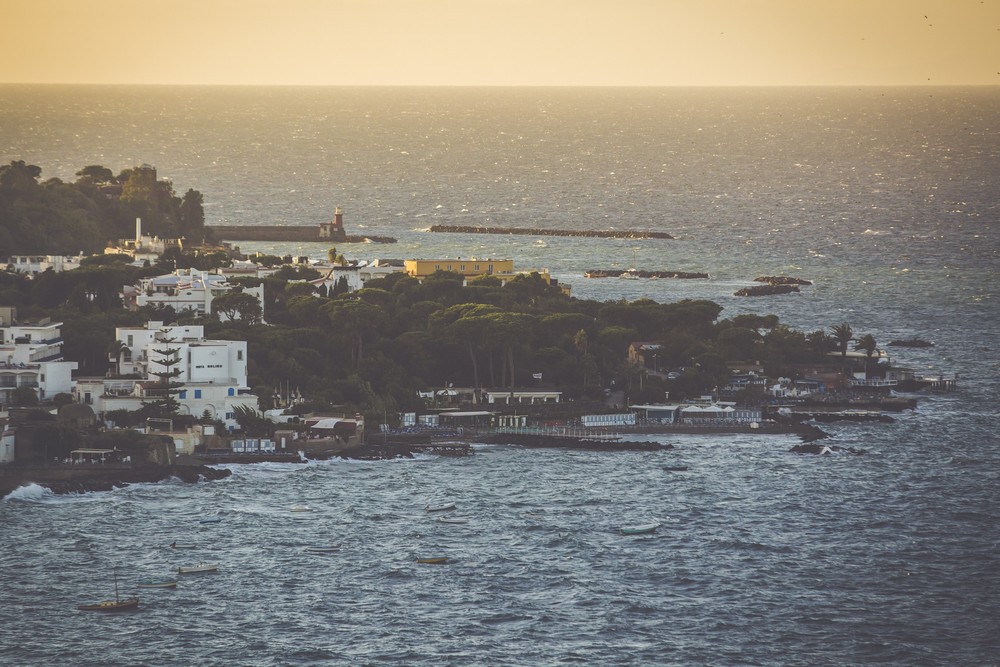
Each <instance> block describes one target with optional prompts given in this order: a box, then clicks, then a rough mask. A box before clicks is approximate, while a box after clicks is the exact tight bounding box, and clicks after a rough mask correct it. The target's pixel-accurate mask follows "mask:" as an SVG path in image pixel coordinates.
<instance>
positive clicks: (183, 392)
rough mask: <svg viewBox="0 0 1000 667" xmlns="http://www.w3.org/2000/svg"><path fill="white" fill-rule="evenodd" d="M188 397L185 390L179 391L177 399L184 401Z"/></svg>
mask: <svg viewBox="0 0 1000 667" xmlns="http://www.w3.org/2000/svg"><path fill="white" fill-rule="evenodd" d="M187 397H188V393H187V389H181V392H180V393H179V394H177V398H180V399H182V400H183V399H185V398H187Z"/></svg>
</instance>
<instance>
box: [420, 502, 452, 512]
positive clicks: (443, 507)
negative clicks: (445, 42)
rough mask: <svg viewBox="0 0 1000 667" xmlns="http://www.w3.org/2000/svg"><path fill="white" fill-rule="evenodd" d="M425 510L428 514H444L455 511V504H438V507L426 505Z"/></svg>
mask: <svg viewBox="0 0 1000 667" xmlns="http://www.w3.org/2000/svg"><path fill="white" fill-rule="evenodd" d="M424 509H425V510H427V511H428V512H444V511H445V510H453V509H455V503H438V504H436V505H426V506H424Z"/></svg>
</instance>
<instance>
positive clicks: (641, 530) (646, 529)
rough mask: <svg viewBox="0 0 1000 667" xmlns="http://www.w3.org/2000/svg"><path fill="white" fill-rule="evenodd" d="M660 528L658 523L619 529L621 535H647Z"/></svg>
mask: <svg viewBox="0 0 1000 667" xmlns="http://www.w3.org/2000/svg"><path fill="white" fill-rule="evenodd" d="M659 527H660V524H658V523H643V524H639V525H637V526H622V527H621V528H620V530H621V533H622V535H648V534H649V533H653V532H656V529H657V528H659Z"/></svg>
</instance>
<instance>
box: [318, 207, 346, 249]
mask: <svg viewBox="0 0 1000 667" xmlns="http://www.w3.org/2000/svg"><path fill="white" fill-rule="evenodd" d="M319 237H320V238H321V239H330V240H331V241H343V240H345V239H346V238H347V233H346V232H344V212H343V211H341V210H340V207H339V206H338V207H337V208H335V209H333V222H323V223H320V226H319Z"/></svg>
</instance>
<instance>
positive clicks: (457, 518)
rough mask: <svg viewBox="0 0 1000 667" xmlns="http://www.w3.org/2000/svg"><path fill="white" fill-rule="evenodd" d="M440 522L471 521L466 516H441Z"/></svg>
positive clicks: (438, 520)
mask: <svg viewBox="0 0 1000 667" xmlns="http://www.w3.org/2000/svg"><path fill="white" fill-rule="evenodd" d="M437 522H438V523H469V519H468V518H466V517H464V516H439V517H438V518H437Z"/></svg>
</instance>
